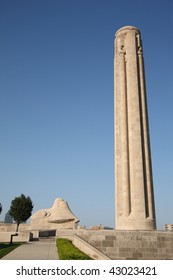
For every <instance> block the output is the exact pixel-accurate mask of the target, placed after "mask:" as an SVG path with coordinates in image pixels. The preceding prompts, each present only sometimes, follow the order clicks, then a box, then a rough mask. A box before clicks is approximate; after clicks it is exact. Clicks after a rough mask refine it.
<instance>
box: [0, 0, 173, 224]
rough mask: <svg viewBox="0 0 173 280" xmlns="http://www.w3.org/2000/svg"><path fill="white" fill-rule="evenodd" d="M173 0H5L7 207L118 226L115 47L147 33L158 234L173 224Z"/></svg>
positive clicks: (0, 146) (0, 22)
mask: <svg viewBox="0 0 173 280" xmlns="http://www.w3.org/2000/svg"><path fill="white" fill-rule="evenodd" d="M172 14H173V1H172V0H162V1H161V0H146V1H143V0H131V1H130V0H123V1H116V0H15V1H14V0H0V203H2V205H3V212H2V213H1V215H0V220H3V218H4V215H5V213H6V212H7V211H8V210H9V207H10V203H11V200H12V199H14V197H16V196H19V195H20V194H21V193H24V194H25V195H29V196H30V197H31V199H32V200H33V203H34V212H35V211H37V210H39V209H42V208H49V207H51V206H52V204H53V202H54V200H55V198H57V197H62V198H63V199H65V200H66V201H68V203H69V206H70V208H71V209H72V211H73V212H74V214H75V215H76V216H77V217H78V218H79V219H80V221H81V222H80V224H81V225H85V226H88V227H89V226H91V225H98V224H103V225H107V226H114V207H115V205H114V159H113V151H114V146H113V141H114V140H113V42H114V34H115V32H116V30H118V29H119V28H121V27H123V26H125V25H134V26H136V27H138V28H139V29H140V30H141V33H142V39H143V50H144V59H145V71H146V83H147V97H148V110H149V123H150V138H151V139H150V140H151V151H152V163H153V177H154V190H155V204H156V213H157V225H158V228H163V227H164V224H165V223H173V202H172V201H173V148H172V147H173V129H172V127H173V125H172V121H173V76H172V73H173V72H172V65H173V33H172V27H173V17H172Z"/></svg>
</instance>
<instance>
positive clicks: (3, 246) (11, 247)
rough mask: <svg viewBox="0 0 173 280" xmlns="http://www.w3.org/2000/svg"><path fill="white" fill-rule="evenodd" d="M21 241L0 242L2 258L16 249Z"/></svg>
mask: <svg viewBox="0 0 173 280" xmlns="http://www.w3.org/2000/svg"><path fill="white" fill-rule="evenodd" d="M20 245H21V243H13V244H9V243H0V259H1V258H2V257H4V256H5V255H7V254H8V253H10V252H11V251H12V250H14V249H16V248H17V247H18V246H20Z"/></svg>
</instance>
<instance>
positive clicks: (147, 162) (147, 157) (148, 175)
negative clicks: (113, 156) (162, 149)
mask: <svg viewBox="0 0 173 280" xmlns="http://www.w3.org/2000/svg"><path fill="white" fill-rule="evenodd" d="M137 42H138V67H139V70H138V71H139V81H140V99H141V113H142V115H141V120H142V126H143V128H142V132H143V150H144V155H143V156H144V167H145V169H144V171H145V183H146V187H145V190H146V208H147V209H146V216H147V217H149V218H151V219H155V210H154V199H153V197H154V194H153V178H152V165H151V151H150V141H149V124H148V111H147V100H146V95H145V92H146V86H145V75H144V72H145V70H144V61H143V52H142V42H141V40H140V38H139V36H138V35H137Z"/></svg>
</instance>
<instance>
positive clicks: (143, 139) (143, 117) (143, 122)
mask: <svg viewBox="0 0 173 280" xmlns="http://www.w3.org/2000/svg"><path fill="white" fill-rule="evenodd" d="M136 49H137V68H138V87H139V89H138V90H139V110H140V124H141V147H142V163H143V180H144V198H145V216H146V218H148V217H149V216H150V215H149V205H148V180H147V167H146V165H147V162H146V160H147V159H146V153H147V151H146V149H147V146H148V145H146V133H147V131H146V130H147V125H146V112H145V103H144V92H143V80H144V73H143V63H142V60H141V58H142V43H141V40H140V37H139V34H138V35H136Z"/></svg>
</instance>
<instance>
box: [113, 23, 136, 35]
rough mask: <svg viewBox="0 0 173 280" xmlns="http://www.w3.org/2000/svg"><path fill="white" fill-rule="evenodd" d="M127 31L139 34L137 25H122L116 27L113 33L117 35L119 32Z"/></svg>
mask: <svg viewBox="0 0 173 280" xmlns="http://www.w3.org/2000/svg"><path fill="white" fill-rule="evenodd" d="M127 31H134V32H136V33H137V34H140V30H139V29H138V28H137V27H135V26H131V25H127V26H124V27H122V28H120V29H118V30H117V32H116V33H115V35H116V36H117V35H119V33H126V32H127Z"/></svg>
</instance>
